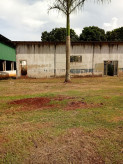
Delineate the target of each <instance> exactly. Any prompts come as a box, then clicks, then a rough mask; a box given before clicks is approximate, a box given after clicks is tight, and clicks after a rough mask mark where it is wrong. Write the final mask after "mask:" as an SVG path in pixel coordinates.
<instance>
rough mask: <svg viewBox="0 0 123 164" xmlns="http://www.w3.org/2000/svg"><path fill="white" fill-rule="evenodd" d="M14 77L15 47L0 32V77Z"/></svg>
mask: <svg viewBox="0 0 123 164" xmlns="http://www.w3.org/2000/svg"><path fill="white" fill-rule="evenodd" d="M8 77H16V48H15V46H14V43H13V42H12V41H11V40H9V39H7V38H6V37H4V36H2V35H1V34H0V78H8Z"/></svg>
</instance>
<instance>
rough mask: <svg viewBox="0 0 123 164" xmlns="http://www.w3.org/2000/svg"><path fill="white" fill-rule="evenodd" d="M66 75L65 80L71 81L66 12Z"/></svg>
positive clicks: (68, 20)
mask: <svg viewBox="0 0 123 164" xmlns="http://www.w3.org/2000/svg"><path fill="white" fill-rule="evenodd" d="M66 30H67V32H66V76H65V82H71V79H70V15H69V13H68V14H67V27H66Z"/></svg>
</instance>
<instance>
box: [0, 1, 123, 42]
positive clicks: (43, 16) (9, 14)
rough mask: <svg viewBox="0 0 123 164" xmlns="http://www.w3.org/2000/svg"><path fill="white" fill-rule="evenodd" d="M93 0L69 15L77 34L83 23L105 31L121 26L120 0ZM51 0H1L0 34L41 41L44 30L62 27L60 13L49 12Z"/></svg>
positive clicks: (24, 39)
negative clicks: (101, 0)
mask: <svg viewBox="0 0 123 164" xmlns="http://www.w3.org/2000/svg"><path fill="white" fill-rule="evenodd" d="M94 1H95V2H96V0H87V1H86V2H85V5H84V7H83V8H82V10H81V11H79V12H77V13H74V14H73V15H71V28H72V29H74V30H75V31H76V33H77V34H80V33H81V31H82V29H83V28H84V27H86V26H98V27H100V28H103V29H105V31H110V30H113V29H114V28H118V27H121V26H123V0H111V3H104V4H103V5H102V4H101V3H98V4H97V3H94ZM105 1H106V0H105ZM52 3H53V0H0V34H2V35H4V36H6V37H7V38H9V39H11V40H13V41H14V40H17V41H21V40H22V41H40V40H41V33H42V32H43V31H51V30H52V29H53V28H56V27H65V24H66V19H65V17H64V15H63V14H61V13H59V14H58V13H57V12H56V11H51V12H50V13H49V14H48V12H47V9H48V6H49V5H51V4H52Z"/></svg>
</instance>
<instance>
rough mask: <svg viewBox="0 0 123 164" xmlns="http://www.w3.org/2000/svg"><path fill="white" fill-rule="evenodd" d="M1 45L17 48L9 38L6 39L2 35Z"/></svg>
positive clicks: (0, 38)
mask: <svg viewBox="0 0 123 164" xmlns="http://www.w3.org/2000/svg"><path fill="white" fill-rule="evenodd" d="M0 43H3V44H5V45H7V46H10V47H13V48H15V44H14V43H13V42H12V41H11V40H9V39H8V38H6V37H5V36H3V35H1V34H0Z"/></svg>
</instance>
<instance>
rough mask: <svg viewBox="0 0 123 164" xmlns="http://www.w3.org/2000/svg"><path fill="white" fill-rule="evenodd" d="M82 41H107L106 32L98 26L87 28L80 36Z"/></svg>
mask: <svg viewBox="0 0 123 164" xmlns="http://www.w3.org/2000/svg"><path fill="white" fill-rule="evenodd" d="M80 40H81V41H106V35H105V31H104V30H103V29H101V28H99V27H96V26H89V27H85V28H84V29H83V30H82V33H81V34H80Z"/></svg>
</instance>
